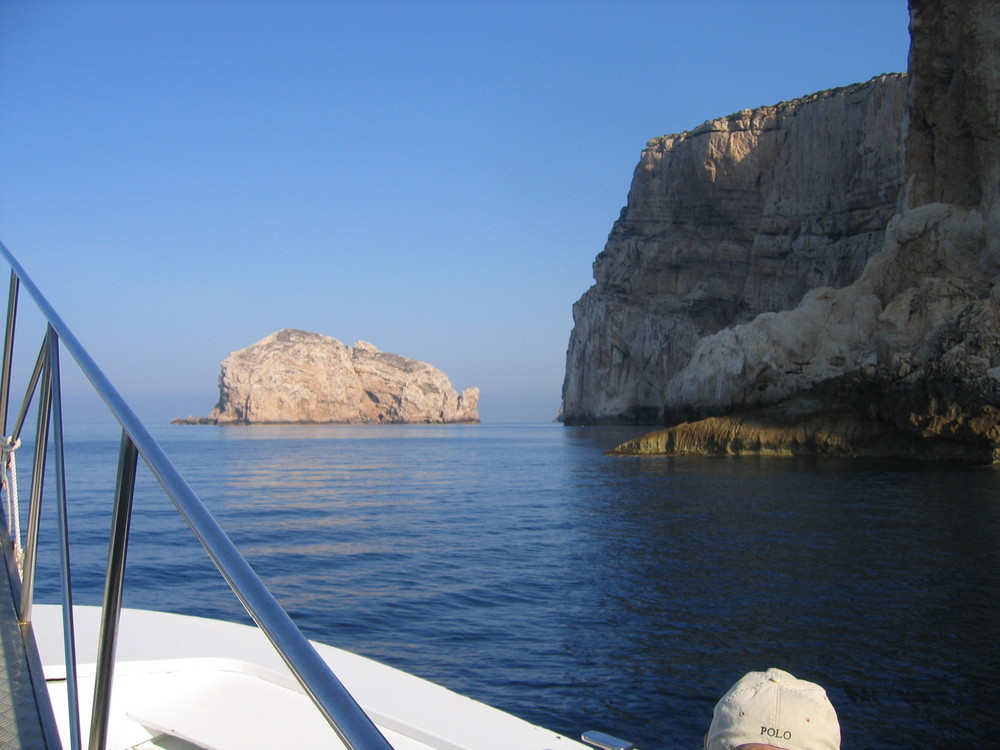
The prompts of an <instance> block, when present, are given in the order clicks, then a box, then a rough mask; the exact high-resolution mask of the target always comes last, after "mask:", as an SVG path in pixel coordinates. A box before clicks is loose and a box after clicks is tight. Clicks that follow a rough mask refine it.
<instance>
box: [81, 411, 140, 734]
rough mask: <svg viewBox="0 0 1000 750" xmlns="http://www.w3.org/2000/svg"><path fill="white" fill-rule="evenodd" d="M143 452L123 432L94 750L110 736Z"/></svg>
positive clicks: (93, 719)
mask: <svg viewBox="0 0 1000 750" xmlns="http://www.w3.org/2000/svg"><path fill="white" fill-rule="evenodd" d="M138 459H139V451H138V449H137V448H136V447H135V443H133V442H132V440H131V438H129V436H128V433H127V432H125V431H124V430H122V439H121V447H120V448H119V450H118V479H117V483H116V486H115V508H114V517H113V518H112V521H111V539H110V541H109V543H108V569H107V574H106V576H105V582H104V603H103V606H102V608H101V634H100V639H99V643H98V649H97V674H96V682H95V686H94V706H93V710H92V713H91V720H90V750H103V749H104V745H105V743H106V742H107V736H108V709H109V707H110V703H111V683H112V677H113V676H114V670H115V648H116V646H117V643H118V621H119V619H120V615H121V609H122V587H123V584H124V582H125V557H126V553H127V552H128V533H129V524H130V521H131V517H132V499H133V497H134V495H135V473H136V464H137V463H138Z"/></svg>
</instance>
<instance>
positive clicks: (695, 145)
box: [563, 75, 906, 424]
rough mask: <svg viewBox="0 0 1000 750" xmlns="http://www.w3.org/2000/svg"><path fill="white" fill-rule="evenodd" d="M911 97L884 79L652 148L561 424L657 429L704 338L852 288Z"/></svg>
mask: <svg viewBox="0 0 1000 750" xmlns="http://www.w3.org/2000/svg"><path fill="white" fill-rule="evenodd" d="M905 101H906V79H905V77H903V76H900V75H886V76H880V77H879V78H876V79H873V80H871V81H869V82H867V83H864V84H858V85H854V86H849V87H846V88H840V89H835V90H832V91H825V92H822V93H819V94H814V95H812V96H808V97H805V98H802V99H797V100H795V101H791V102H785V103H783V104H778V105H775V106H770V107H761V108H759V109H754V110H745V111H743V112H738V113H736V114H734V115H730V116H729V117H723V118H720V119H717V120H711V121H709V122H706V123H704V124H703V125H702V126H700V127H698V128H696V129H695V130H692V131H690V132H687V133H681V134H679V135H669V136H663V137H661V138H655V139H653V140H651V141H650V142H649V143H648V144H647V146H646V148H645V150H644V151H643V152H642V157H641V159H640V161H639V165H638V166H637V167H636V170H635V174H634V176H633V180H632V187H631V189H630V191H629V196H628V205H627V206H626V207H625V208H624V209H623V210H622V214H621V217H620V218H619V219H618V221H617V222H616V223H615V225H614V228H613V229H612V231H611V234H610V237H609V238H608V243H607V246H606V247H605V249H604V251H603V252H602V253H601V254H600V255H599V256H598V257H597V260H596V261H595V262H594V278H595V280H596V282H597V283H596V284H595V285H594V286H593V287H592V288H591V289H590V290H589V291H588V292H587V293H586V294H585V295H584V296H583V297H582V298H581V299H580V301H579V302H577V303H576V305H575V306H574V309H573V317H574V328H573V332H572V335H571V338H570V343H569V350H568V353H567V362H566V379H565V382H564V385H563V419H564V421H565V422H567V423H570V424H573V423H600V422H637V423H646V424H654V423H661V422H662V420H663V418H664V411H663V409H664V404H665V402H666V400H667V387H668V386H669V384H670V382H671V380H672V379H673V378H674V377H675V376H676V374H677V373H678V372H679V371H680V370H681V369H682V368H683V367H684V366H685V365H686V364H687V363H688V362H689V360H690V359H691V355H692V354H693V352H694V350H695V347H696V346H697V345H698V342H699V341H700V340H701V339H702V338H703V337H704V336H706V335H709V334H713V333H716V332H717V331H720V330H723V329H725V328H727V327H729V326H731V325H733V324H734V323H738V322H742V321H747V320H750V319H752V318H753V317H755V316H756V315H759V314H760V313H763V312H768V311H777V310H787V309H789V308H792V307H794V306H795V305H796V304H798V303H799V301H800V300H801V299H802V296H803V295H804V294H805V293H806V292H807V291H809V290H810V289H813V288H816V287H821V286H833V287H841V286H845V285H847V284H849V283H851V282H852V281H854V280H855V279H857V278H858V276H859V275H860V274H861V271H862V270H863V268H864V265H865V263H866V261H867V260H868V259H869V258H870V257H871V256H872V255H873V254H874V253H875V252H876V251H877V250H878V249H879V248H880V247H881V244H882V238H883V234H884V231H885V227H886V224H887V223H888V221H889V218H890V217H891V216H892V214H893V213H894V212H895V210H896V202H897V197H898V195H899V191H900V187H901V185H902V144H903V127H902V126H903V119H904V112H905Z"/></svg>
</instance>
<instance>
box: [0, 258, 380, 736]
mask: <svg viewBox="0 0 1000 750" xmlns="http://www.w3.org/2000/svg"><path fill="white" fill-rule="evenodd" d="M0 255H2V256H3V258H4V259H5V260H6V261H7V263H8V264H9V265H10V269H11V273H10V293H9V297H8V305H7V327H6V335H5V339H4V350H3V370H2V375H0V431H2V434H3V436H7V434H8V433H7V417H8V405H9V392H10V385H11V365H12V360H13V352H14V336H15V329H16V327H17V308H18V296H19V291H20V289H22V288H23V289H25V290H26V291H27V293H28V294H29V295H30V296H31V298H32V300H33V301H34V303H35V304H36V306H37V307H38V310H39V311H40V312H41V314H42V316H43V317H44V319H45V321H46V332H45V335H44V338H43V342H42V347H41V351H40V352H39V354H38V358H37V360H36V362H35V366H34V370H33V371H32V375H31V378H30V381H29V384H28V388H27V393H26V394H25V398H24V401H23V403H22V406H21V408H20V412H19V414H18V417H17V419H16V420H15V422H14V429H13V430H12V432H11V433H10V436H11V438H12V439H17V438H18V437H19V435H20V433H21V430H22V428H23V426H24V420H25V418H26V415H27V413H28V409H29V406H30V403H31V401H32V399H33V398H34V397H35V395H36V392H37V396H38V404H37V426H36V434H35V454H34V463H33V467H32V468H33V470H32V479H31V492H30V499H29V503H30V505H29V516H28V528H27V536H26V540H25V549H24V561H23V573H22V577H21V592H20V601H19V602H17V603H16V604H17V612H18V618H19V620H20V621H21V622H22V623H28V622H30V619H31V603H32V595H33V589H34V574H35V562H36V554H37V546H38V526H39V519H40V508H41V503H42V489H43V478H44V474H45V461H46V456H47V453H48V446H49V442H50V441H49V437H50V432H51V437H52V440H51V442H52V458H53V469H54V471H53V477H54V484H55V501H56V505H57V508H56V517H57V526H58V534H59V539H60V544H59V546H60V571H61V590H62V607H63V636H64V637H63V641H64V644H65V650H66V675H67V686H68V696H69V713H70V716H69V726H70V744H71V747H72V748H73V750H78V748H81V747H82V745H81V736H80V703H79V695H78V689H77V680H76V657H75V653H76V646H75V637H74V627H73V607H72V602H73V595H72V590H71V586H70V575H69V569H70V557H69V534H68V528H67V502H68V501H67V497H66V481H65V462H64V445H63V421H62V395H61V387H60V367H59V352H60V345H61V348H63V349H65V350H66V352H68V353H69V355H70V356H71V357H72V358H73V360H75V362H76V364H77V366H78V367H79V368H80V371H81V372H82V373H83V374H84V375H85V376H86V378H87V379H88V380H89V381H90V384H91V385H92V387H93V388H94V390H95V391H96V393H97V394H98V395H99V396H100V398H101V399H102V400H103V401H104V404H105V405H106V406H107V408H108V410H109V411H110V413H111V414H112V415H113V416H114V418H115V419H116V420H117V422H118V423H119V425H120V426H121V430H122V434H121V446H120V450H119V457H118V469H117V476H116V488H115V494H114V509H113V522H112V529H111V534H110V539H109V543H108V562H107V571H106V578H105V587H104V597H103V604H102V614H101V628H100V637H99V644H98V655H97V665H96V684H95V690H94V701H93V706H92V713H91V725H90V726H91V730H90V736H89V745H88V747H89V748H90V750H103V749H104V747H105V743H106V740H107V731H108V721H109V716H108V709H109V705H110V697H111V684H112V678H113V676H114V665H115V647H116V643H117V633H118V621H119V616H120V612H121V602H122V588H123V583H124V573H125V559H126V552H127V550H128V534H129V525H130V519H131V514H132V497H133V492H134V488H135V478H136V469H137V465H138V459H139V458H142V460H143V461H144V462H145V464H146V466H147V467H148V468H149V470H150V472H151V473H152V475H153V477H154V478H155V479H156V481H157V482H158V483H159V485H160V486H161V487H162V488H163V491H164V492H165V493H166V495H167V497H169V498H170V500H171V502H172V503H173V504H174V507H175V508H176V509H177V511H178V513H180V515H181V516H182V517H183V518H184V520H185V521H186V522H187V524H188V526H189V527H190V529H191V531H192V533H193V534H194V536H195V537H196V538H197V539H198V541H199V542H201V545H202V547H204V548H205V551H206V552H207V553H208V556H209V558H210V559H211V560H212V562H213V563H214V564H215V566H216V568H218V570H219V572H220V573H221V574H222V576H223V578H225V580H226V582H227V583H228V584H229V587H230V588H231V589H232V590H233V592H234V593H235V594H236V596H237V598H238V599H239V601H240V603H241V604H242V605H243V607H244V609H246V611H247V613H248V614H249V615H250V617H251V618H252V619H253V620H254V622H256V623H257V626H258V627H259V628H260V629H261V630H262V631H263V632H264V633H265V635H266V636H267V638H268V640H270V642H271V644H272V645H273V646H274V648H275V650H276V651H277V652H278V654H280V656H281V658H282V660H283V661H284V662H285V664H286V665H287V666H288V668H289V669H290V670H291V672H292V674H294V675H295V677H296V678H297V679H298V681H299V683H300V684H301V685H302V687H303V689H304V690H305V692H306V693H307V694H308V695H309V697H310V698H311V699H312V701H313V702H314V703H315V704H316V706H317V708H318V709H319V711H320V712H321V713H322V715H323V716H324V718H325V719H326V720H327V721H328V722H329V724H330V725H331V727H333V730H334V731H335V732H336V733H337V735H338V736H339V737H340V739H341V741H342V742H343V743H344V744H345V745H346V746H347V747H348V748H350V749H351V750H392V749H391V745H389V743H388V742H387V741H386V739H385V738H384V737H383V736H382V734H381V733H380V732H379V730H378V729H377V728H376V727H375V725H374V724H373V723H372V721H371V720H370V719H369V718H368V716H367V715H366V714H365V713H364V711H363V710H362V709H361V707H360V706H358V704H357V702H356V701H355V700H354V698H353V697H352V696H351V694H350V693H349V692H348V691H347V689H346V688H345V687H344V686H343V684H342V683H341V682H340V680H339V679H337V677H336V675H334V674H333V672H332V671H331V670H330V668H329V667H328V666H327V664H326V662H324V661H323V659H322V658H321V657H320V656H319V654H318V653H317V652H316V649H315V648H313V646H312V644H310V643H309V641H308V640H307V639H306V638H305V636H303V635H302V633H301V632H300V631H299V630H298V628H297V627H296V626H295V624H294V623H293V622H292V620H291V618H290V617H289V616H288V614H287V613H286V612H285V611H284V609H282V607H281V605H280V604H278V602H277V601H276V600H275V598H274V596H272V594H271V593H270V591H268V590H267V588H266V587H265V586H264V584H263V583H262V582H261V580H260V579H259V578H258V577H257V574H256V573H254V571H253V569H252V568H251V567H250V565H249V564H248V563H247V561H246V560H245V559H244V558H243V556H242V555H241V554H240V553H239V551H238V550H237V549H236V547H235V546H234V545H233V543H232V542H231V541H230V540H229V537H228V536H226V534H225V532H224V531H223V530H222V528H221V527H220V526H219V524H218V522H217V521H216V520H215V518H214V517H213V516H212V514H211V513H209V511H208V509H207V508H206V507H205V505H204V503H202V501H201V500H200V499H199V498H198V496H197V495H196V494H195V493H194V491H193V490H192V489H191V487H190V486H188V483H187V482H186V481H185V480H184V478H183V477H182V476H181V474H180V472H178V470H177V469H176V467H175V466H174V465H173V463H171V461H170V460H169V459H168V458H167V456H166V454H165V453H164V452H163V450H162V449H161V448H160V446H159V444H158V443H157V442H156V440H154V439H153V437H152V436H151V435H150V433H149V431H148V430H147V429H146V427H145V426H144V425H143V424H142V422H141V421H140V420H139V418H138V417H137V416H136V415H135V413H134V412H133V411H132V409H131V408H130V407H129V406H128V404H126V403H125V401H124V400H123V399H122V397H121V396H120V395H119V394H118V392H117V391H116V390H115V388H114V387H113V386H112V385H111V383H110V382H109V381H108V379H107V378H106V377H105V376H104V373H102V372H101V370H100V368H98V366H97V365H96V364H95V363H94V361H93V360H92V359H91V357H90V355H89V354H88V353H87V351H86V349H84V348H83V346H82V345H81V344H80V342H79V341H78V340H77V339H76V337H75V336H74V335H73V333H72V332H71V331H70V329H69V328H68V327H67V326H66V324H65V323H64V322H63V320H62V318H61V317H60V316H59V315H58V313H56V311H55V310H54V309H53V308H52V306H51V305H50V304H49V303H48V301H47V300H46V299H45V297H44V296H43V295H42V293H41V292H40V291H39V289H38V288H37V287H36V286H35V284H34V283H33V282H32V281H31V279H30V277H29V276H28V275H27V274H26V273H25V271H24V269H23V268H22V267H21V265H20V264H19V263H18V261H17V259H16V258H14V256H13V255H12V254H11V253H10V251H9V250H8V249H7V247H6V246H4V244H3V243H2V242H0Z"/></svg>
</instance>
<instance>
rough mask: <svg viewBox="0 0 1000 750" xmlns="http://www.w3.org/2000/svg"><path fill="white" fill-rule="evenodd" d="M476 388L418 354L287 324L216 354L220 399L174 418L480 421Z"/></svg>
mask: <svg viewBox="0 0 1000 750" xmlns="http://www.w3.org/2000/svg"><path fill="white" fill-rule="evenodd" d="M478 403H479V389H478V388H466V389H465V390H464V391H463V392H462V393H461V394H458V393H457V392H456V391H455V389H454V388H453V387H452V385H451V382H450V381H449V380H448V378H447V376H445V374H444V373H443V372H441V371H440V370H438V369H436V368H434V367H432V366H431V365H429V364H427V363H425V362H418V361H416V360H413V359H407V358H406V357H401V356H399V355H397V354H389V353H388V352H381V351H379V350H378V349H376V348H375V347H374V346H373V345H372V344H369V343H367V342H364V341H359V342H357V343H355V344H354V346H346V345H344V344H342V343H341V342H340V341H338V340H337V339H334V338H330V337H329V336H322V335H320V334H318V333H309V332H307V331H298V330H292V329H286V330H283V331H278V332H277V333H273V334H271V335H270V336H268V337H266V338H264V339H261V340H260V341H258V342H257V343H256V344H253V345H251V346H248V347H247V348H246V349H241V350H239V351H236V352H233V353H232V354H230V355H229V356H228V357H226V358H225V360H223V362H222V371H221V373H220V374H219V402H218V404H216V406H215V408H214V409H213V410H212V412H211V414H209V415H208V416H207V417H187V418H185V419H175V420H173V422H174V423H176V424H281V423H284V424H287V423H331V424H381V423H385V424H390V423H391V424H402V423H421V424H441V423H455V422H479V412H478Z"/></svg>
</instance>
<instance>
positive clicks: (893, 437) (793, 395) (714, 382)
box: [621, 0, 1000, 462]
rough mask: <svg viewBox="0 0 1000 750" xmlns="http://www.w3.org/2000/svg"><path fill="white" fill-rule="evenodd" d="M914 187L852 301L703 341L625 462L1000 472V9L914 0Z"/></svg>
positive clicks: (806, 303)
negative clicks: (663, 459)
mask: <svg viewBox="0 0 1000 750" xmlns="http://www.w3.org/2000/svg"><path fill="white" fill-rule="evenodd" d="M910 18H911V21H910V33H911V48H910V61H909V68H910V77H911V82H910V91H909V100H908V118H907V120H908V128H907V131H906V141H905V151H906V156H905V175H904V177H905V185H904V188H903V190H902V193H901V197H900V205H899V210H898V211H897V212H896V214H895V215H894V216H893V217H892V219H891V221H890V222H889V225H888V228H887V230H886V232H885V236H884V242H883V243H882V248H881V250H880V252H878V253H877V254H876V255H874V256H873V257H872V258H871V260H870V261H869V262H868V264H867V266H866V267H865V269H864V271H863V273H862V274H861V276H860V277H859V278H858V279H857V280H856V281H855V282H853V283H851V284H849V285H848V286H846V287H842V288H839V289H834V288H830V287H827V288H818V289H814V290H812V291H810V292H809V293H807V294H806V296H805V298H804V299H803V300H802V302H801V303H800V304H799V305H797V306H796V307H795V308H794V309H791V310H787V311H781V312H767V313H763V314H761V315H758V316H757V317H755V318H753V319H752V320H749V321H747V322H745V323H742V324H737V325H732V326H729V327H726V328H723V329H720V330H719V331H718V332H716V333H714V334H712V335H709V336H705V337H703V338H701V339H700V340H699V341H698V342H697V344H696V346H695V348H694V352H693V354H692V355H691V357H690V358H689V359H688V361H687V362H686V364H685V365H684V367H683V368H681V369H680V370H679V371H678V372H677V373H676V374H675V375H674V376H673V377H671V378H670V379H669V382H668V383H666V387H665V394H666V398H665V399H664V407H665V420H666V421H667V422H668V423H677V422H680V420H681V419H682V418H683V417H707V418H705V419H702V420H701V421H696V422H687V423H680V424H675V426H673V427H671V428H670V429H668V430H666V431H663V432H661V433H658V434H655V435H651V436H649V437H648V438H646V439H644V440H640V441H636V442H634V443H633V444H631V445H626V446H623V447H622V449H621V450H623V451H625V452H648V451H679V452H685V451H697V452H710V453H714V452H717V453H727V452H743V451H747V450H750V451H759V452H775V453H803V452H821V453H837V454H851V455H858V454H861V455H902V456H911V457H940V458H954V459H965V460H976V461H994V462H995V461H997V460H1000V200H998V197H1000V196H998V193H1000V3H997V2H995V0H911V2H910Z"/></svg>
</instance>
